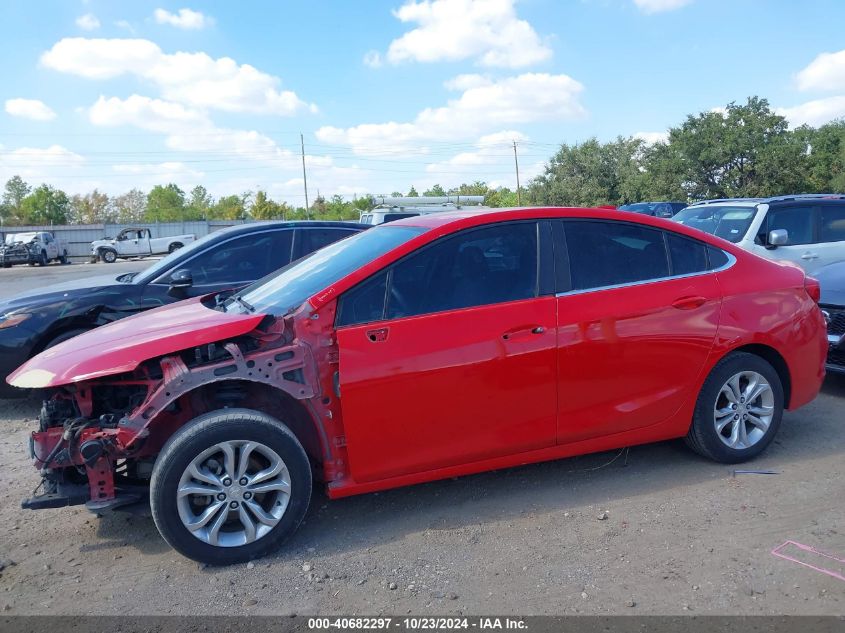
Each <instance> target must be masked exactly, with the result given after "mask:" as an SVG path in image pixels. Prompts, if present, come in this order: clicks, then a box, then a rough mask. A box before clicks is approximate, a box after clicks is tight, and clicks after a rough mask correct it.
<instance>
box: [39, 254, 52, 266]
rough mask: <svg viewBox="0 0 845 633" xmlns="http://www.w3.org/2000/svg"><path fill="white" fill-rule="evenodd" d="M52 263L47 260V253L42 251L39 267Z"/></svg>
mask: <svg viewBox="0 0 845 633" xmlns="http://www.w3.org/2000/svg"><path fill="white" fill-rule="evenodd" d="M49 263H50V260H49V259H47V252H46V251H41V255H40V256H39V257H38V265H39V266H46V265H47V264H49Z"/></svg>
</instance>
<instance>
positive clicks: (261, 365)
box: [22, 304, 345, 513]
mask: <svg viewBox="0 0 845 633" xmlns="http://www.w3.org/2000/svg"><path fill="white" fill-rule="evenodd" d="M333 316H334V305H329V306H323V307H322V308H321V309H320V310H319V311H313V310H312V309H311V308H310V306H308V304H306V305H305V306H303V307H302V308H300V310H299V311H297V313H294V314H292V315H289V316H287V317H285V318H275V317H272V316H267V317H265V318H264V319H263V320H262V321H261V322H260V324H259V325H258V327H257V328H256V329H254V330H253V331H251V332H249V333H247V334H245V335H240V336H237V337H234V338H230V339H228V340H222V341H217V342H213V343H208V344H203V345H198V346H195V347H192V348H189V349H184V350H181V351H178V352H174V353H169V354H166V355H162V356H159V357H156V358H151V359H149V360H146V361H144V362H142V363H140V364H139V365H138V366H137V367H136V368H135V369H134V370H133V371H131V372H125V373H122V374H117V375H109V376H104V377H100V378H96V379H93V380H88V381H82V382H75V383H71V384H68V385H64V386H60V387H55V388H53V389H51V391H50V393H49V397H48V399H47V400H45V402H44V404H43V406H42V409H41V415H40V421H39V422H40V424H39V430H38V431H36V432H34V433H32V436H31V439H30V453H31V456H32V459H33V460H34V464H35V466H36V468H38V469H39V471H40V473H41V477H42V481H41V484H39V486H38V487H37V488H36V490H35V491H34V493H33V496H32V497H31V498H29V499H26V500H24V501H23V502H22V506H23V507H24V508H29V509H42V508H58V507H63V506H70V505H81V504H85V505H86V506H87V508H88V509H89V510H91V511H93V512H97V513H101V512H105V511H109V510H112V509H126V510H136V509H142V508H145V507H146V505H145V503H144V502H145V500H146V497H147V494H148V485H149V480H150V477H151V475H152V470H153V465H154V463H155V458H156V456H157V455H158V453H159V452H160V451H161V448H162V446H163V445H164V444H165V443H166V442H167V440H168V439H169V438H170V436H171V435H172V434H173V433H174V432H175V431H176V430H177V429H178V428H180V427H181V426H182V425H184V424H185V423H186V422H188V421H190V420H192V419H194V418H196V417H197V416H199V415H201V414H203V413H207V412H210V411H216V410H220V409H225V408H230V407H246V408H251V409H258V410H262V411H265V412H267V413H269V414H271V415H273V416H274V417H276V418H277V419H279V420H281V421H283V422H284V423H285V424H286V425H287V426H288V427H290V428H291V430H292V431H293V432H294V433H295V434H296V435H297V436H298V437H299V438H300V441H302V443H303V446H304V447H305V449H306V451H307V453H308V454H309V457H310V458H311V462H312V464H314V466H315V476H316V477H317V478H318V479H322V480H324V481H333V480H336V479H339V478H342V477H343V476H344V475H345V454H344V453H345V448H344V446H345V442H344V440H343V433H342V429H341V428H340V415H339V414H340V411H339V402H338V401H337V398H336V397H335V394H334V388H333V376H334V374H335V372H336V371H337V360H338V353H337V347H336V342H335V340H334V338H333V330H332V328H331V323H332V321H333ZM318 367H319V368H323V371H322V372H319V371H318Z"/></svg>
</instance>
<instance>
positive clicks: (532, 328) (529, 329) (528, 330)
mask: <svg viewBox="0 0 845 633" xmlns="http://www.w3.org/2000/svg"><path fill="white" fill-rule="evenodd" d="M545 331H546V328H544V327H543V326H542V325H526V326H522V327H517V328H514V329H512V330H508V331H507V332H505V333H504V334H502V338H503V339H505V340H506V341H507V340H508V339H510V338H513V337H514V336H516V335H517V334H542V333H543V332H545Z"/></svg>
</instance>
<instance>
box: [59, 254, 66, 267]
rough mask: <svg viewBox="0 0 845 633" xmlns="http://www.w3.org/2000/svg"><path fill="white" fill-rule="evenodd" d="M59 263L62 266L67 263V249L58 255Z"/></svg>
mask: <svg viewBox="0 0 845 633" xmlns="http://www.w3.org/2000/svg"><path fill="white" fill-rule="evenodd" d="M59 263H60V264H61V265H62V266H64V265H65V264H67V251H65V252H64V253H62V254H61V255H59Z"/></svg>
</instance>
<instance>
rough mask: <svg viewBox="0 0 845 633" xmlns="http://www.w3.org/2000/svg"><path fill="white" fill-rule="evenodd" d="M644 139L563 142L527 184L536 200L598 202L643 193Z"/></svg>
mask: <svg viewBox="0 0 845 633" xmlns="http://www.w3.org/2000/svg"><path fill="white" fill-rule="evenodd" d="M643 145H644V143H643V141H642V140H640V139H635V138H631V137H628V138H623V137H619V138H617V139H616V140H615V141H611V142H609V143H601V142H599V141H598V140H597V139H596V138H591V139H589V140H587V141H585V142H584V143H581V144H580V145H562V146H561V148H560V150H558V152H557V153H556V154H555V155H554V156H553V157H552V159H551V160H550V161H549V164H548V165H547V166H546V169H545V171H544V172H543V173H542V174H541V175H540V176H538V177H537V178H535V179H534V180H533V181H532V182H531V184H530V185H529V191H528V195H529V198H530V199H531V201H532V202H533V203H535V204H544V205H545V204H548V205H560V206H598V205H604V204H622V203H624V202H629V201H632V200H637V199H639V198H641V197H642V195H643V192H644V187H643V183H642V173H641V171H640V161H641V156H642V153H643Z"/></svg>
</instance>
